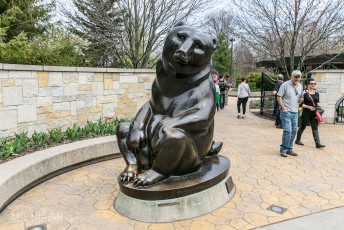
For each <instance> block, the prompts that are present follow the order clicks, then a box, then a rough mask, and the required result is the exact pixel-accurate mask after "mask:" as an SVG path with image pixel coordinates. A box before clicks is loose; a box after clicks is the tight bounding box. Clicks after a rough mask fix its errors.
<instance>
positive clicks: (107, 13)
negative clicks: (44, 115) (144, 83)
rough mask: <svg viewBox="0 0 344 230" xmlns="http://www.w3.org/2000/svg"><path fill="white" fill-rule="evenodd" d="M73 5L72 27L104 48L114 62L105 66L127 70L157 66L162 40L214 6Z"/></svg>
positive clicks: (145, 1)
mask: <svg viewBox="0 0 344 230" xmlns="http://www.w3.org/2000/svg"><path fill="white" fill-rule="evenodd" d="M72 2H73V3H74V5H75V6H76V9H77V10H76V11H75V12H70V11H67V10H65V13H66V15H67V16H68V18H70V19H71V22H72V24H70V25H71V26H72V27H73V28H74V29H76V30H77V31H78V34H79V35H81V36H82V37H83V38H85V39H87V40H88V41H90V43H91V44H97V45H98V46H99V47H103V49H101V53H102V54H103V56H104V57H105V59H106V60H108V61H109V62H110V63H103V64H104V66H116V67H127V68H151V67H152V66H153V65H155V62H156V59H157V56H158V55H157V53H158V51H159V48H160V47H161V45H162V41H163V39H164V37H165V35H166V34H167V33H168V32H169V31H170V30H171V28H172V27H173V26H174V25H175V24H176V23H177V22H179V21H187V19H188V18H189V17H190V16H192V15H193V13H196V12H199V11H201V10H202V9H204V7H205V6H206V5H208V4H210V1H205V0H185V1H179V0H72ZM88 9H90V10H88ZM96 50H97V49H93V51H96ZM103 50H104V51H103ZM152 54H154V56H153V55H152Z"/></svg>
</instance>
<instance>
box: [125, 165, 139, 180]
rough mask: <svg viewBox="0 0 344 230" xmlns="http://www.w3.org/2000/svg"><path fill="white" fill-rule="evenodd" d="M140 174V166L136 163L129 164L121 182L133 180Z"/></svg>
mask: <svg viewBox="0 0 344 230" xmlns="http://www.w3.org/2000/svg"><path fill="white" fill-rule="evenodd" d="M138 174H139V167H138V166H137V165H136V164H133V165H128V166H127V167H126V168H125V169H124V171H123V172H122V173H121V183H122V184H126V183H129V182H130V181H132V180H133V179H135V178H136V177H137V175H138Z"/></svg>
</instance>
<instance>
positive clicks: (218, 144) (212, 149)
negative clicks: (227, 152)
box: [207, 141, 223, 156]
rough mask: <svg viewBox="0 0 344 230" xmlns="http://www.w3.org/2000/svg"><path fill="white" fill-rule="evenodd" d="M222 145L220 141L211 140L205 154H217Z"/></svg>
mask: <svg viewBox="0 0 344 230" xmlns="http://www.w3.org/2000/svg"><path fill="white" fill-rule="evenodd" d="M222 145H223V143H222V141H213V143H212V144H211V147H210V149H209V152H208V154H207V156H213V155H216V154H218V152H220V150H221V148H222Z"/></svg>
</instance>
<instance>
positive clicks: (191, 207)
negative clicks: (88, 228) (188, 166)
mask: <svg viewBox="0 0 344 230" xmlns="http://www.w3.org/2000/svg"><path fill="white" fill-rule="evenodd" d="M229 166H230V161H229V160H228V158H226V157H224V156H212V157H207V158H206V159H205V161H204V164H203V166H202V167H201V168H200V170H198V171H197V172H195V173H191V174H187V175H184V176H174V177H169V178H168V179H166V180H164V181H162V182H160V183H158V184H156V185H153V186H151V187H147V188H145V187H143V188H142V187H134V186H132V183H130V184H126V185H123V184H120V189H121V192H120V193H119V195H118V197H117V198H116V200H115V204H114V205H115V208H116V210H117V211H118V212H119V213H121V214H122V215H124V216H126V217H128V218H131V219H135V220H139V221H144V222H171V221H178V220H183V219H189V218H193V217H197V216H200V215H203V214H206V213H209V212H212V211H214V210H216V209H217V208H219V207H221V206H223V205H224V204H226V203H227V202H228V201H229V200H230V199H231V198H232V197H233V195H234V193H235V186H234V184H233V181H232V178H231V177H230V176H229V175H228V170H229ZM119 183H120V182H119Z"/></svg>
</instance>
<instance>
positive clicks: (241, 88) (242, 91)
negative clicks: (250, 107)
mask: <svg viewBox="0 0 344 230" xmlns="http://www.w3.org/2000/svg"><path fill="white" fill-rule="evenodd" d="M250 92H251V91H250V86H249V85H248V84H246V78H244V77H242V78H241V83H240V84H239V85H238V92H237V95H238V99H237V100H238V102H237V109H238V116H237V118H242V119H245V113H246V104H247V101H248V97H249V96H250ZM241 105H242V116H241V114H240V106H241Z"/></svg>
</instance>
